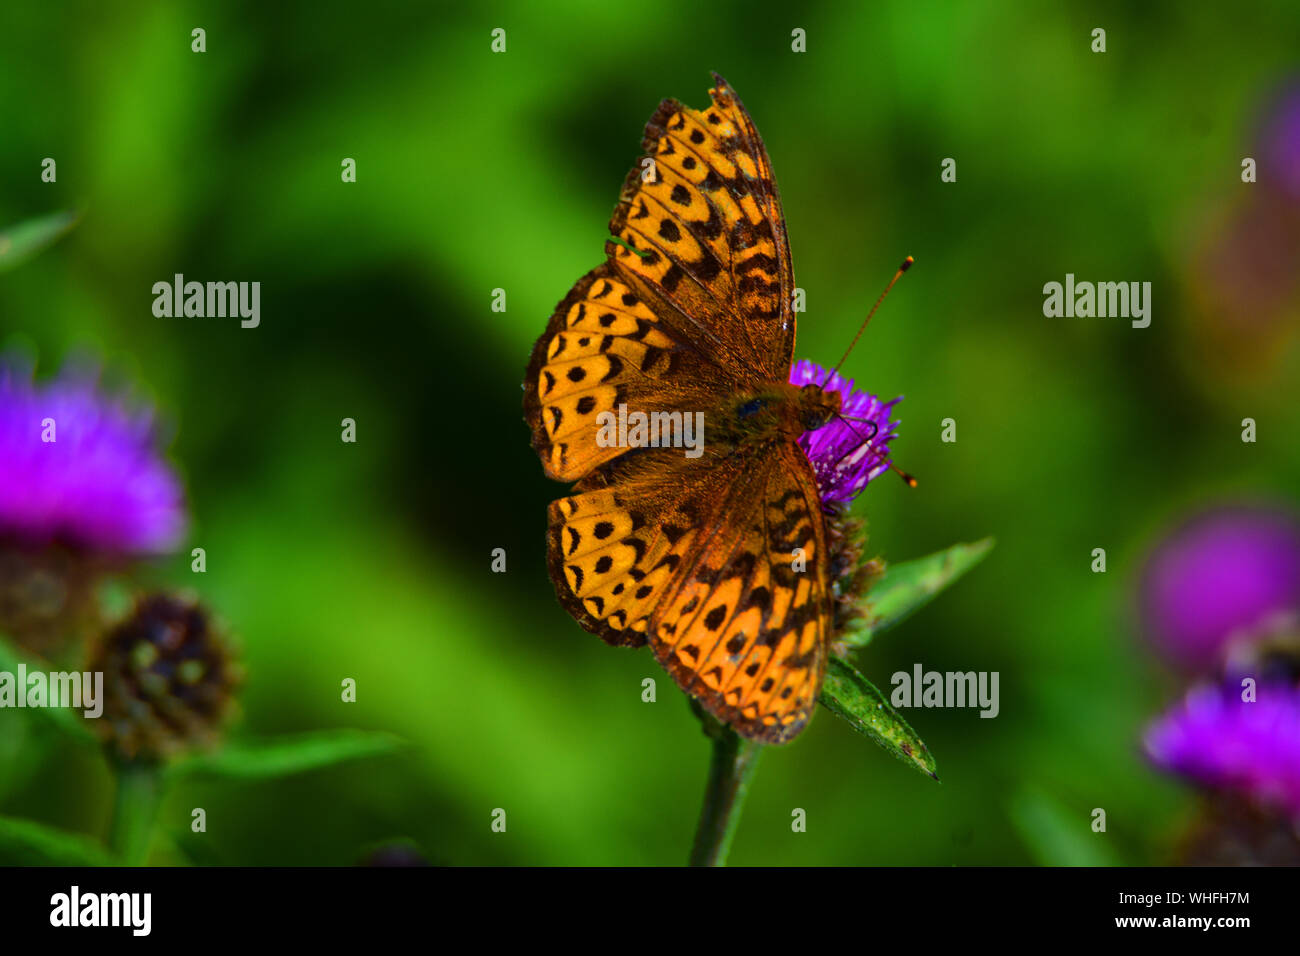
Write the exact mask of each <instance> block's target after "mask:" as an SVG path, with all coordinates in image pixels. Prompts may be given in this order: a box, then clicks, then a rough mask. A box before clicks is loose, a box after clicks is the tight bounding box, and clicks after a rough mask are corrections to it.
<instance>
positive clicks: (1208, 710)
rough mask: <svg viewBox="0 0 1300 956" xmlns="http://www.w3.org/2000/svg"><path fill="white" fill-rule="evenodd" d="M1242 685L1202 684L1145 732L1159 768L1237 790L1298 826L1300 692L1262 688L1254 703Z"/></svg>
mask: <svg viewBox="0 0 1300 956" xmlns="http://www.w3.org/2000/svg"><path fill="white" fill-rule="evenodd" d="M1241 694H1242V691H1241V689H1240V688H1238V687H1236V686H1234V685H1232V684H1226V685H1223V686H1204V685H1203V686H1200V687H1196V688H1193V689H1192V690H1191V691H1190V692H1189V693H1188V694H1187V697H1186V698H1185V699H1184V700H1183V701H1182V702H1181V703H1180V704H1178V705H1177V706H1175V707H1174V708H1173V710H1171V711H1170V712H1169V713H1167V714H1165V716H1163V717H1161V718H1160V719H1159V720H1157V721H1156V722H1155V723H1154V724H1152V725H1151V726H1150V727H1149V728H1148V729H1147V732H1146V735H1145V740H1144V744H1145V748H1146V752H1147V755H1148V756H1149V757H1150V758H1151V760H1152V761H1154V763H1155V764H1156V765H1157V766H1158V767H1160V768H1161V769H1163V770H1167V771H1169V772H1171V773H1176V774H1178V775H1180V776H1183V777H1186V778H1188V779H1190V780H1192V781H1194V782H1196V783H1198V784H1200V785H1201V786H1203V787H1206V788H1209V789H1213V790H1218V791H1227V792H1231V793H1236V794H1239V795H1241V796H1245V797H1247V798H1250V799H1252V800H1254V801H1255V802H1256V803H1257V804H1259V805H1261V806H1263V807H1266V808H1268V809H1271V810H1281V811H1282V812H1283V813H1285V814H1287V815H1288V816H1289V817H1291V818H1293V819H1296V820H1297V821H1300V689H1296V688H1293V687H1291V686H1290V685H1288V684H1263V683H1262V684H1260V685H1259V686H1258V687H1257V689H1256V694H1257V699H1256V700H1255V701H1253V702H1247V701H1243V700H1242V699H1241Z"/></svg>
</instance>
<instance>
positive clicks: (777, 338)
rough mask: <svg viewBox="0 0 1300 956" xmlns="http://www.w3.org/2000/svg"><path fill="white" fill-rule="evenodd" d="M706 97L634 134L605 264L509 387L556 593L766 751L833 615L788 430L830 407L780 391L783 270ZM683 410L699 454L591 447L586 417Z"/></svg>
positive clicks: (815, 525)
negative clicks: (535, 468)
mask: <svg viewBox="0 0 1300 956" xmlns="http://www.w3.org/2000/svg"><path fill="white" fill-rule="evenodd" d="M714 79H715V86H714V88H713V89H712V90H711V91H710V93H711V95H712V99H713V104H712V106H711V107H710V108H708V109H705V110H703V111H696V110H691V109H689V108H687V107H684V106H682V105H681V104H680V103H678V102H676V101H675V100H665V101H664V102H663V103H662V104H661V105H660V107H659V110H658V111H657V112H656V113H655V115H654V116H653V117H652V118H651V120H650V122H649V124H647V126H646V134H645V139H644V141H643V142H644V145H645V147H646V151H647V153H648V154H649V156H650V157H652V159H653V167H654V169H653V174H652V175H649V176H647V175H645V170H646V166H645V165H644V164H641V165H638V166H636V167H634V168H633V171H632V173H631V174H630V175H629V176H628V178H627V180H626V182H625V183H624V186H623V192H622V196H621V198H620V201H619V204H618V206H617V207H616V209H615V211H614V216H613V218H612V219H611V221H610V225H609V228H610V233H611V235H613V236H615V237H617V240H618V241H617V242H615V241H609V242H607V243H606V246H605V252H606V255H607V257H608V258H607V261H606V262H605V263H604V264H602V265H600V266H598V267H597V268H595V269H593V270H592V271H591V272H589V273H588V274H587V275H585V276H583V277H582V278H581V279H579V280H578V282H577V284H576V285H575V286H574V287H573V289H572V290H571V291H570V292H569V294H568V296H566V297H565V298H564V299H563V300H562V301H561V302H560V303H559V305H558V306H557V307H556V310H555V312H554V314H553V315H552V317H551V320H550V322H549V324H548V326H547V329H546V331H545V332H544V333H543V335H542V336H541V338H540V339H538V341H537V344H536V345H535V346H534V349H533V354H532V359H531V361H530V363H529V366H528V371H527V373H526V378H525V382H524V386H525V396H524V410H525V419H526V421H527V422H528V425H529V427H530V428H531V429H532V437H533V447H534V448H535V449H536V451H537V453H538V455H539V457H540V458H541V460H542V464H543V467H544V469H545V471H546V473H547V475H548V476H549V477H551V478H554V479H556V480H560V481H566V482H574V483H575V484H574V487H573V490H572V493H571V494H570V495H569V496H568V497H565V498H561V499H559V500H557V501H554V502H552V503H551V506H550V509H549V530H548V564H549V568H550V572H551V578H552V581H553V583H554V585H555V590H556V595H557V597H558V598H559V600H560V603H561V604H562V605H563V606H564V608H565V609H566V610H567V611H568V612H569V613H570V614H571V615H572V616H573V617H574V618H575V619H576V620H577V621H578V623H580V624H581V625H582V626H583V627H585V628H586V629H587V630H589V631H592V632H593V633H595V634H597V635H599V636H600V637H601V638H602V639H603V640H605V641H606V642H608V643H611V644H617V645H622V646H634V647H635V646H640V645H645V644H648V645H649V646H650V647H651V648H652V649H653V651H654V653H655V656H656V657H657V659H658V660H659V661H660V663H661V664H663V666H664V667H665V668H666V669H667V670H668V672H669V673H670V674H671V675H672V676H673V677H674V679H675V680H676V681H677V682H678V684H679V685H680V686H681V687H682V688H683V689H684V690H685V691H686V692H687V693H690V694H692V695H694V696H695V697H696V698H698V699H699V700H700V702H701V703H702V704H703V705H704V706H705V707H706V708H707V709H708V710H709V711H710V712H711V713H713V714H714V715H715V716H716V717H718V719H720V720H722V721H723V722H725V723H728V724H730V725H732V726H733V727H734V728H735V729H736V730H737V731H738V732H739V733H741V734H744V735H745V736H748V737H751V738H754V739H757V740H762V741H765V742H769V743H783V742H786V741H788V740H790V739H792V738H793V737H795V736H796V735H797V734H798V733H799V732H800V731H801V730H802V728H803V727H804V726H805V725H806V724H807V722H808V720H809V718H810V717H811V714H812V711H813V709H814V707H815V706H816V702H817V697H818V694H819V692H820V689H821V683H822V679H823V676H824V674H825V668H826V659H827V655H828V653H829V649H828V648H829V643H830V634H831V629H832V626H833V622H834V615H835V609H834V601H835V598H834V594H833V582H832V567H831V555H830V551H831V547H830V544H831V538H832V531H831V529H830V528H829V526H828V522H827V516H826V513H825V509H824V507H823V502H822V500H821V497H820V493H819V491H818V484H817V480H816V476H815V474H814V472H813V469H812V466H811V464H810V462H809V460H808V458H807V456H806V455H805V453H804V452H803V450H802V449H801V448H800V447H799V444H798V440H799V437H800V436H801V435H802V434H803V433H804V432H805V431H808V430H811V429H818V428H820V427H822V426H823V425H825V424H826V423H827V422H829V421H830V420H831V419H832V418H833V417H835V416H836V415H837V414H838V413H839V411H840V396H839V393H837V392H835V391H833V390H823V389H822V388H820V387H819V386H817V385H806V386H803V387H799V386H796V385H792V384H790V382H789V377H790V369H791V361H792V359H793V353H794V333H795V316H794V312H793V309H792V304H791V303H792V296H793V293H794V276H793V270H792V267H791V265H790V253H789V247H788V245H787V242H786V237H785V223H784V218H783V215H782V213H781V206H780V199H779V196H778V194H777V190H776V182H775V179H774V178H773V175H772V171H771V163H770V161H769V160H768V157H767V153H766V151H765V149H764V148H763V144H762V140H761V139H760V138H759V136H758V132H757V129H756V128H755V127H754V124H753V122H752V120H750V118H749V115H748V114H747V113H746V112H745V110H744V107H743V106H742V105H741V103H740V100H739V98H738V97H736V95H735V93H734V91H732V90H731V89H730V87H728V86H727V84H726V82H725V81H724V80H722V78H721V77H718V76H717V75H716V74H715V76H714ZM624 407H625V408H626V409H628V410H635V411H639V412H643V413H645V414H647V415H655V414H663V415H670V414H672V413H684V412H693V411H697V410H698V411H702V412H703V415H704V419H703V420H704V440H703V443H702V449H701V453H700V454H699V455H698V456H696V457H688V456H686V455H684V454H683V453H682V450H681V449H680V448H674V447H634V448H624V447H611V446H610V444H609V443H608V442H605V441H602V440H600V439H599V432H598V424H599V420H600V419H601V417H602V413H606V412H612V411H613V410H615V409H621V408H624Z"/></svg>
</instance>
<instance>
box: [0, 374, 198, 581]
mask: <svg viewBox="0 0 1300 956" xmlns="http://www.w3.org/2000/svg"><path fill="white" fill-rule="evenodd" d="M50 439H53V440H50ZM0 463H2V464H0V539H6V538H7V539H11V540H14V541H17V542H20V543H22V544H24V545H29V544H34V545H44V544H48V543H50V542H53V541H56V540H58V541H63V542H66V543H69V544H72V545H75V546H78V547H82V548H86V549H90V550H93V551H97V552H101V553H105V554H108V555H115V556H116V555H131V554H144V553H156V552H162V551H166V550H169V549H171V548H173V547H174V546H176V545H177V544H178V543H179V541H180V539H181V536H182V535H183V534H184V531H185V523H186V515H185V499H184V492H183V490H182V488H181V483H180V479H179V478H178V477H177V475H176V473H175V472H174V471H173V470H172V468H171V467H170V466H169V465H168V463H167V462H166V461H165V460H164V459H163V458H162V456H161V455H160V454H159V452H158V450H157V447H156V440H155V434H154V427H153V418H152V414H151V413H150V411H149V410H148V409H137V410H134V411H133V410H131V409H128V408H127V407H126V406H125V405H124V404H123V403H122V401H121V399H120V398H115V397H111V396H106V395H104V394H101V393H100V392H99V390H98V389H97V387H96V383H95V380H94V378H93V377H92V376H88V375H86V374H84V373H73V374H64V375H63V376H61V377H60V378H58V379H56V380H53V381H50V382H46V383H44V384H42V385H40V386H37V385H35V384H34V383H33V382H32V381H31V377H30V375H27V374H22V373H20V372H19V371H17V370H16V369H15V368H12V367H8V366H4V367H0Z"/></svg>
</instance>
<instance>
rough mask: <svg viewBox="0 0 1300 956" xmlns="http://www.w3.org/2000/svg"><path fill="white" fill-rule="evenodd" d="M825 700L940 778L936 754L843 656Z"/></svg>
mask: <svg viewBox="0 0 1300 956" xmlns="http://www.w3.org/2000/svg"><path fill="white" fill-rule="evenodd" d="M821 700H822V703H823V704H825V705H826V707H827V708H828V709H829V710H830V711H831V712H832V713H835V714H838V715H839V716H841V717H843V718H844V719H845V720H847V721H848V722H849V724H850V725H851V726H852V727H853V729H854V730H856V731H857V732H858V733H861V734H866V735H867V736H868V737H870V738H871V739H872V740H874V741H875V742H876V743H878V744H880V746H881V747H883V748H884V749H885V750H886V751H888V752H889V753H891V754H893V755H894V756H895V757H897V758H898V759H899V760H901V761H903V763H905V764H907V765H908V766H909V767H912V768H913V769H915V770H919V771H920V772H921V773H924V774H927V775H928V776H931V777H933V778H934V779H935V780H938V779H939V773H938V771H937V770H936V768H935V763H934V757H932V756H931V755H930V751H929V750H928V749H926V746H925V744H924V743H923V742H922V740H921V738H920V737H918V736H917V735H916V731H914V730H913V729H912V728H911V727H910V726H908V723H907V721H905V720H904V719H903V718H902V717H900V716H899V715H898V712H897V711H895V710H894V708H892V707H890V706H889V701H887V700H886V699H885V695H884V694H882V693H881V692H880V691H879V690H877V689H876V686H875V685H874V684H872V683H871V681H869V680H867V679H866V678H865V677H863V676H862V675H861V674H859V673H858V672H857V671H856V670H854V668H853V665H852V664H849V663H848V662H847V661H845V660H843V659H842V658H839V657H832V658H831V660H830V666H829V667H828V668H827V670H826V683H825V685H824V686H823V687H822V697H821Z"/></svg>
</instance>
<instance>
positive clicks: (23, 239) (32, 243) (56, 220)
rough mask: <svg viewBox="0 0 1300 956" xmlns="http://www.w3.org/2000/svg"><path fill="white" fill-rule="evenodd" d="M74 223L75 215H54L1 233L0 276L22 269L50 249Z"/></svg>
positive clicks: (61, 213) (64, 213) (60, 213)
mask: <svg viewBox="0 0 1300 956" xmlns="http://www.w3.org/2000/svg"><path fill="white" fill-rule="evenodd" d="M77 219H78V215H77V214H76V213H72V212H56V213H52V214H50V215H48V216H42V217H40V218H39V219H30V220H28V221H27V222H22V223H19V224H18V225H16V226H11V227H9V228H8V229H0V272H4V271H6V270H8V269H12V268H14V267H15V266H18V265H21V264H22V263H23V262H25V261H26V260H28V259H30V258H31V257H32V256H34V255H36V254H37V253H38V252H40V251H41V250H42V249H44V248H45V247H46V246H49V245H52V244H53V243H54V242H55V241H56V240H58V239H59V237H60V236H62V235H63V234H64V233H66V232H67V231H68V230H69V229H71V228H72V227H73V226H75V225H76V224H77Z"/></svg>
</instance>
